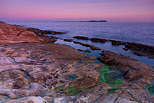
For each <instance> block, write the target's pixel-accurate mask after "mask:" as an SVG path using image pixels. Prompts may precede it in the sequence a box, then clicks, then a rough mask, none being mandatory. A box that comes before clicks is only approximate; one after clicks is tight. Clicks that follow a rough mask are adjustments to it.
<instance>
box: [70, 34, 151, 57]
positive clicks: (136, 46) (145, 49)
mask: <svg viewBox="0 0 154 103" xmlns="http://www.w3.org/2000/svg"><path fill="white" fill-rule="evenodd" d="M73 38H76V39H82V40H90V41H92V42H100V43H105V42H109V41H110V42H111V43H112V45H114V46H119V45H124V46H125V48H123V49H124V50H126V51H127V50H130V51H131V52H132V53H133V54H135V55H137V56H145V57H148V58H154V46H150V45H146V44H141V43H133V42H125V41H118V40H109V39H101V38H89V37H85V36H74V37H73Z"/></svg>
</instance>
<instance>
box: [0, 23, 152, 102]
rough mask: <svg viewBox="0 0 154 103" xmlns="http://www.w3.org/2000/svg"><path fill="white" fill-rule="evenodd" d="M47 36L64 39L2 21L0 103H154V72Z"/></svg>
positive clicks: (108, 53) (121, 57) (127, 59)
mask: <svg viewBox="0 0 154 103" xmlns="http://www.w3.org/2000/svg"><path fill="white" fill-rule="evenodd" d="M36 30H37V32H36ZM46 33H47V34H56V33H57V34H61V33H59V32H56V33H55V31H54V33H53V32H52V31H49V30H46V31H42V30H39V29H36V28H24V27H21V26H17V25H9V24H6V23H3V22H0V37H1V38H0V61H1V62H0V102H2V103H153V102H154V100H153V98H154V95H153V94H154V81H153V80H154V74H153V72H154V71H153V68H152V67H150V66H148V65H146V64H144V63H142V62H139V61H138V60H136V59H133V58H130V57H127V56H125V55H119V54H116V53H114V52H111V51H103V52H102V54H101V55H100V56H99V57H98V59H96V57H95V56H93V55H87V54H84V53H83V52H79V51H77V50H76V49H74V48H72V47H70V46H67V45H62V44H56V43H54V42H55V41H56V39H58V38H56V37H54V36H53V37H47V36H44V35H43V34H46ZM65 40H66V41H69V42H72V41H73V40H71V39H65ZM93 41H94V39H93ZM96 41H97V42H98V41H100V40H96ZM73 42H74V43H78V44H80V45H83V46H87V47H91V48H94V47H93V46H92V45H89V44H84V43H80V42H75V41H73ZM103 42H104V40H103ZM95 49H99V48H96V47H95ZM80 51H81V50H80ZM85 52H91V51H89V50H86V51H85ZM98 60H99V61H100V62H99V61H98ZM101 62H102V63H101Z"/></svg>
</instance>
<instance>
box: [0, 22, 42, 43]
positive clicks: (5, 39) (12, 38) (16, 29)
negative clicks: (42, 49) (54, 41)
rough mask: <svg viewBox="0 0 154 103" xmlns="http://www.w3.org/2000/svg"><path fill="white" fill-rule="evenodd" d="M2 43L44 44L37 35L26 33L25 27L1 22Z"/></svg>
mask: <svg viewBox="0 0 154 103" xmlns="http://www.w3.org/2000/svg"><path fill="white" fill-rule="evenodd" d="M0 37H1V38H0V43H18V42H42V41H43V39H41V38H39V37H38V36H37V35H36V34H35V33H33V32H29V31H26V29H25V28H24V27H21V26H18V25H9V24H6V23H3V22H0Z"/></svg>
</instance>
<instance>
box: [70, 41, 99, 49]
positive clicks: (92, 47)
mask: <svg viewBox="0 0 154 103" xmlns="http://www.w3.org/2000/svg"><path fill="white" fill-rule="evenodd" d="M73 42H74V43H75V44H80V45H82V46H85V47H90V49H91V50H101V48H99V47H95V46H93V45H90V44H84V43H81V42H76V41H73Z"/></svg>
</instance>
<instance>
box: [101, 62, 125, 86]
mask: <svg viewBox="0 0 154 103" xmlns="http://www.w3.org/2000/svg"><path fill="white" fill-rule="evenodd" d="M100 73H101V74H102V75H101V77H100V79H101V81H103V82H105V83H107V84H109V85H112V86H116V85H117V84H121V83H122V81H121V78H123V74H122V73H121V72H120V71H119V70H110V69H109V66H108V65H106V66H105V67H102V69H101V70H100Z"/></svg>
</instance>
